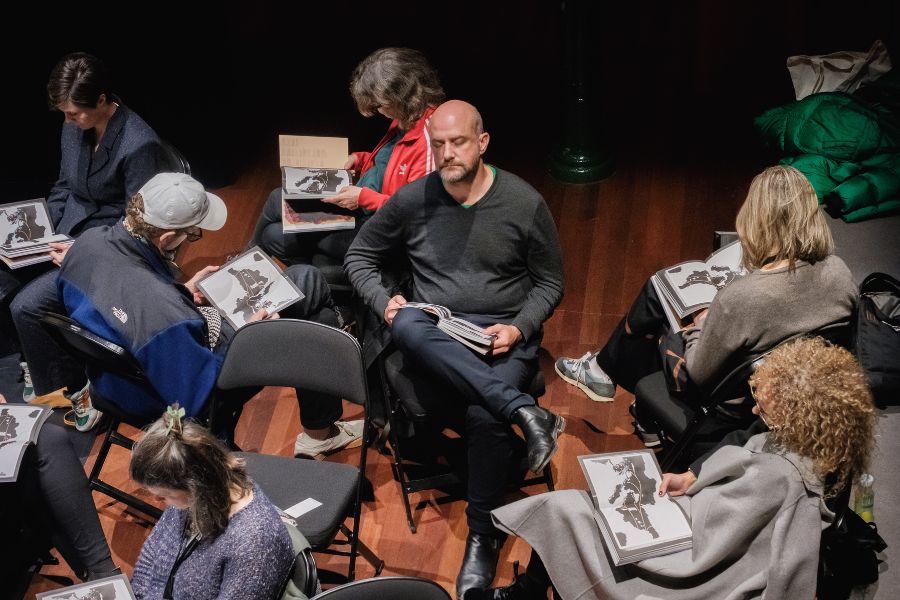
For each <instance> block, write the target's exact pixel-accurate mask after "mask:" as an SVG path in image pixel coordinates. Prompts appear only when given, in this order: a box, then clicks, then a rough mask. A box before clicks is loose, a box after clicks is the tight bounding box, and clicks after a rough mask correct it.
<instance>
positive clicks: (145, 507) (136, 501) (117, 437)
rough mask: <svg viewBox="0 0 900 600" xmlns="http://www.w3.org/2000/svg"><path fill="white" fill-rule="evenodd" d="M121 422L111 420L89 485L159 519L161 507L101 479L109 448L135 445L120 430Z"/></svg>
mask: <svg viewBox="0 0 900 600" xmlns="http://www.w3.org/2000/svg"><path fill="white" fill-rule="evenodd" d="M119 423H120V421H119V420H118V419H111V420H110V422H109V427H108V428H107V430H106V434H104V437H103V443H102V444H101V445H100V451H99V452H98V453H97V460H96V461H94V466H93V468H91V474H90V476H89V477H88V485H89V486H90V488H91V489H92V490H96V491H98V492H100V493H101V494H106V495H107V496H109V497H110V498H112V499H113V500H117V501H119V502H121V503H123V504H125V505H126V506H129V507H131V508H134V509H135V510H139V511H141V512H142V513H144V514H145V515H147V516H148V517H150V518H152V519H157V520H158V519H159V518H160V517H161V516H162V511H161V510H160V509H158V508H156V507H155V506H153V505H151V504H148V503H146V502H144V501H143V500H141V499H140V498H138V497H137V496H133V495H131V494H129V493H127V492H123V491H122V490H120V489H119V488H117V487H115V486H112V485H110V484H108V483H106V482H105V481H103V480H102V479H100V471H101V470H102V469H103V464H104V463H105V462H106V458H107V457H108V456H109V450H110V448H112V445H113V444H117V445H119V446H122V447H124V448H128V449H130V448H131V447H132V446H133V445H134V441H133V440H131V439H130V438H128V437H126V436H124V435H122V434H120V433H119V432H118V428H119Z"/></svg>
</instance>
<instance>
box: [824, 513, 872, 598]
mask: <svg viewBox="0 0 900 600" xmlns="http://www.w3.org/2000/svg"><path fill="white" fill-rule="evenodd" d="M885 548H887V544H886V543H885V541H884V540H883V539H882V538H881V536H880V535H878V528H877V527H876V526H875V523H866V522H865V521H864V520H863V519H862V517H860V516H859V515H858V514H856V513H855V512H854V511H852V510H850V509H849V508H848V509H847V510H845V511H844V514H843V516H842V518H841V519H840V520H839V521H837V522H835V523H834V524H833V525H832V526H830V527H828V528H827V529H826V530H824V531H823V532H822V543H821V546H820V547H819V579H818V583H817V585H816V588H817V589H816V596H817V598H818V599H819V600H844V599H846V598H849V597H850V591H851V590H852V589H853V588H854V587H857V586H862V585H868V584H871V583H875V582H876V581H877V580H878V563H879V562H881V561H880V560H879V559H878V556H877V555H876V553H877V552H881V551H882V550H884V549H885Z"/></svg>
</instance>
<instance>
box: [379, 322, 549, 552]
mask: <svg viewBox="0 0 900 600" xmlns="http://www.w3.org/2000/svg"><path fill="white" fill-rule="evenodd" d="M465 318H468V319H469V320H471V321H473V322H475V323H477V324H478V325H481V326H487V325H490V324H492V323H490V322H489V321H490V320H489V319H485V318H484V317H479V316H477V315H465ZM391 334H392V336H393V338H394V342H395V343H396V344H397V346H398V348H400V351H401V352H403V355H404V365H405V366H404V369H403V374H404V375H405V376H406V377H407V378H408V379H409V380H410V382H411V385H412V387H413V389H414V393H415V396H416V398H417V399H419V401H420V402H422V403H423V406H425V410H426V412H427V413H428V414H429V415H432V414H433V415H436V416H437V418H438V419H441V420H442V423H445V424H447V425H448V426H450V427H451V428H454V429H456V428H459V429H461V430H462V432H463V433H464V436H465V438H466V450H467V455H468V473H469V481H468V494H469V496H468V506H467V507H466V516H467V518H468V524H469V530H470V531H473V532H475V533H485V534H492V535H496V534H497V530H496V529H495V528H494V525H493V522H492V520H491V515H490V512H491V510H493V509H495V508H497V507H499V506H502V505H503V502H504V493H505V491H506V488H507V485H508V483H509V480H510V477H511V475H512V474H513V470H514V468H515V465H514V461H513V458H514V456H515V455H516V447H517V446H521V445H522V441H521V439H520V438H519V437H518V436H517V435H516V434H515V432H513V430H512V428H511V427H510V422H509V419H510V416H511V415H512V413H514V412H515V411H516V410H518V409H519V408H521V407H523V406H533V405H534V404H535V401H534V398H532V397H531V396H529V395H528V394H526V393H524V392H523V391H522V390H525V389H527V388H528V386H529V384H530V383H531V380H532V379H533V378H534V376H535V374H536V373H537V369H538V363H537V353H538V349H539V348H540V345H541V337H540V336H539V335H536V336H533V338H532V339H530V340H528V341H527V342H520V343H519V344H516V345H515V346H513V348H512V349H511V350H510V351H509V352H507V353H505V354H502V355H499V356H496V357H482V356H479V355H477V354H475V353H474V352H472V351H471V350H469V349H468V348H466V347H465V346H463V345H462V344H460V343H459V342H457V341H456V340H454V339H452V338H450V337H449V336H448V335H447V334H445V333H444V332H443V331H441V330H439V329H438V328H437V327H436V326H435V324H434V320H433V319H432V318H431V317H429V316H428V315H427V314H425V313H424V312H423V311H420V310H413V309H405V310H401V311H399V312H398V313H397V316H396V317H395V318H394V322H393V325H392V327H391Z"/></svg>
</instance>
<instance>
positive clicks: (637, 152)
mask: <svg viewBox="0 0 900 600" xmlns="http://www.w3.org/2000/svg"><path fill="white" fill-rule="evenodd" d="M578 4H584V5H587V6H588V8H586V9H585V12H584V13H583V16H582V17H581V18H580V19H579V20H578V22H579V24H580V25H581V26H582V27H583V28H584V30H585V32H586V34H585V38H584V45H583V46H581V47H580V51H579V55H580V56H581V57H582V58H583V60H584V64H585V65H586V72H587V73H588V75H589V76H590V77H591V78H592V80H593V83H594V86H595V87H594V90H593V92H592V93H590V94H589V96H590V98H591V100H592V103H593V104H592V106H593V111H592V112H593V113H594V114H596V115H597V116H599V117H600V120H599V121H598V124H597V125H595V126H593V127H594V128H595V131H596V135H597V136H598V137H599V136H602V138H603V139H604V140H607V144H608V145H609V147H610V148H611V149H612V150H613V151H614V153H615V155H616V157H617V159H618V160H623V159H627V158H628V157H633V156H641V157H647V156H649V157H653V158H654V159H659V160H666V161H673V162H677V161H679V160H683V159H685V157H695V158H697V157H699V158H701V159H703V158H704V157H709V159H710V160H712V161H718V160H728V158H729V157H732V156H739V155H743V154H746V153H749V152H758V151H759V144H758V142H757V140H756V138H755V135H754V133H753V130H752V119H753V117H755V116H756V115H758V114H759V113H760V112H762V111H763V110H765V109H766V108H769V107H771V106H775V105H778V104H783V103H785V102H788V101H791V100H792V99H793V89H792V87H791V82H790V77H789V76H788V73H787V70H786V69H785V58H786V57H787V56H790V55H793V54H824V53H830V52H835V51H838V50H857V51H866V50H868V49H869V47H870V46H871V44H872V42H874V41H875V40H876V39H881V40H882V41H883V42H884V43H885V44H886V46H887V48H888V51H890V52H892V53H893V54H894V59H895V61H900V39H898V23H900V15H898V9H897V8H896V4H897V3H896V2H891V1H882V2H854V3H837V2H814V1H812V0H806V1H800V0H796V1H790V2H773V1H762V2H737V3H726V2H714V1H705V2H660V3H654V2H646V1H640V0H636V1H631V2H619V3H612V2H601V1H596V2H581V0H570V7H569V8H570V9H572V8H573V7H575V6H576V5H578ZM562 5H563V4H562V3H561V2H558V1H557V2H553V1H545V2H544V1H538V0H530V1H529V0H523V1H520V2H516V3H512V2H510V3H506V2H488V1H486V0H485V1H482V2H468V1H459V2H454V3H444V4H441V5H436V4H433V5H427V4H425V3H416V2H410V1H407V2H395V1H392V0H384V1H381V2H367V3H351V2H317V3H309V2H291V3H280V2H274V1H271V0H260V1H254V2H232V1H224V2H218V3H214V4H212V3H189V2H182V3H180V4H168V5H165V4H159V3H157V4H148V3H133V4H131V5H130V6H128V7H127V8H126V7H125V6H124V5H120V4H114V3H105V4H102V5H100V4H94V3H85V2H82V3H67V4H64V5H60V6H54V5H52V4H51V5H48V4H44V3H37V2H32V3H30V5H28V6H24V7H21V8H20V10H21V11H23V13H24V14H23V16H22V17H20V18H19V19H12V18H10V17H9V16H8V14H7V16H6V17H5V18H4V21H5V23H4V25H5V27H4V28H3V29H4V30H5V34H4V35H3V36H2V38H3V39H2V42H0V43H2V51H3V56H5V57H6V61H5V64H4V67H3V70H4V71H5V75H4V80H5V81H4V84H3V93H2V94H0V97H2V100H0V110H2V112H0V114H2V115H3V121H4V124H5V129H6V131H7V135H6V149H5V151H4V158H3V160H2V171H0V194H2V197H0V200H2V201H4V202H6V201H12V200H18V199H21V197H22V196H23V195H27V196H29V197H31V196H40V195H45V194H46V193H47V191H48V189H49V185H50V184H51V183H52V181H53V179H54V177H55V175H56V170H57V168H58V160H59V158H58V152H59V149H58V140H59V128H60V123H61V122H62V115H61V114H59V113H57V112H51V111H49V110H48V109H47V105H46V99H45V97H46V94H45V86H46V79H47V75H48V74H49V71H50V69H51V68H52V67H53V65H54V64H55V63H56V61H57V60H58V59H59V58H60V57H61V56H62V55H63V54H65V53H67V52H71V51H76V50H84V51H88V52H91V53H93V54H96V55H97V56H99V57H101V58H102V59H104V60H105V61H106V62H107V63H108V64H109V65H110V67H111V68H112V70H113V73H114V76H115V78H116V81H117V89H118V93H119V94H120V95H121V97H122V98H123V100H124V102H125V103H126V104H128V105H129V106H130V107H131V108H132V109H134V110H135V111H137V112H138V114H140V115H141V116H142V117H144V119H145V120H146V121H147V122H148V123H150V125H151V126H152V127H154V129H156V131H157V132H158V133H159V134H160V135H161V136H162V137H164V138H167V139H169V140H170V141H172V142H173V143H174V144H175V145H176V146H178V147H179V148H181V150H182V151H183V152H184V153H185V154H186V155H187V157H188V159H189V160H190V162H191V163H192V165H193V167H194V174H195V176H197V177H198V179H200V180H201V181H202V182H203V183H205V184H206V185H207V186H209V187H219V186H222V185H226V184H228V183H231V182H232V181H233V180H234V178H235V177H236V176H237V175H238V174H239V173H240V172H241V170H242V169H244V168H246V167H247V166H248V165H253V164H256V163H258V162H259V160H260V159H261V157H262V159H263V160H265V158H266V157H267V156H272V157H273V158H272V160H273V164H274V161H275V159H274V156H275V148H276V143H277V142H276V140H277V134H279V133H294V134H320V135H343V136H348V137H349V138H350V146H351V149H370V148H371V147H372V146H373V145H374V144H375V142H376V141H377V140H378V139H379V138H380V136H381V134H382V133H383V132H384V130H385V127H386V122H385V121H384V119H382V118H381V117H375V118H371V119H364V118H363V117H361V116H360V115H359V114H358V113H357V112H356V110H355V107H354V105H353V102H352V100H351V98H350V95H349V93H348V88H347V84H348V81H349V77H350V73H351V72H352V70H353V67H354V66H355V65H356V63H357V62H359V60H361V59H362V58H363V57H364V56H366V55H367V54H368V53H369V52H371V51H372V50H374V49H376V48H379V47H382V46H388V45H397V46H410V47H414V48H417V49H419V50H421V51H423V52H424V53H425V54H426V55H427V56H428V57H429V58H430V59H431V61H432V62H433V64H434V65H435V67H436V68H437V69H438V71H439V73H440V75H441V78H442V81H443V83H444V87H445V90H446V91H447V94H448V96H449V97H458V98H463V99H466V100H469V101H471V102H473V103H474V104H475V105H476V106H478V107H479V109H481V111H482V113H483V115H484V118H485V123H486V127H487V128H488V130H489V131H490V132H491V133H492V136H493V138H492V143H491V149H490V151H489V158H490V160H491V161H492V162H495V163H497V164H499V165H501V166H504V165H509V164H522V163H525V164H533V165H538V166H539V167H540V165H543V164H545V163H544V161H545V158H546V155H547V153H548V151H549V150H550V148H551V147H552V145H553V143H554V141H555V140H556V139H558V136H559V135H560V132H561V129H562V127H561V124H562V122H563V119H562V110H561V106H563V100H564V98H565V95H566V93H567V90H568V89H569V88H568V87H567V83H566V70H565V64H566V61H565V60H564V57H565V56H566V46H565V42H566V34H565V33H564V19H563V11H562ZM95 6H102V10H101V11H96V10H94V9H93V8H92V7H95ZM125 12H128V13H131V16H130V17H129V18H126V16H125V14H124V13H125ZM14 37H15V38H17V39H18V41H16V40H15V39H14Z"/></svg>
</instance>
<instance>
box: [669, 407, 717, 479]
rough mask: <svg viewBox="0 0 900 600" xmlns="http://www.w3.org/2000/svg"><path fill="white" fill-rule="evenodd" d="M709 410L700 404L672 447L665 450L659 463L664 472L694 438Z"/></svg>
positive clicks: (670, 468)
mask: <svg viewBox="0 0 900 600" xmlns="http://www.w3.org/2000/svg"><path fill="white" fill-rule="evenodd" d="M709 411H710V409H709V408H707V407H706V406H702V407H701V408H700V410H698V411H697V413H696V414H695V415H694V417H693V418H692V419H691V421H690V422H689V423H688V425H687V427H686V428H685V429H684V431H683V432H682V433H681V435H680V436H678V439H677V440H675V443H674V444H673V445H672V447H671V448H670V449H669V450H668V451H667V452H666V456H665V457H664V458H663V461H662V464H661V465H660V467H661V468H662V470H663V472H664V473H665V472H668V471H671V470H672V467H673V465H674V464H675V461H676V460H678V459H679V458H680V457H681V455H682V454H683V453H684V451H685V450H687V447H688V445H690V443H691V442H692V441H693V440H694V436H695V435H696V434H697V432H698V431H699V430H700V426H701V425H703V421H705V420H706V417H707V415H709Z"/></svg>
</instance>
